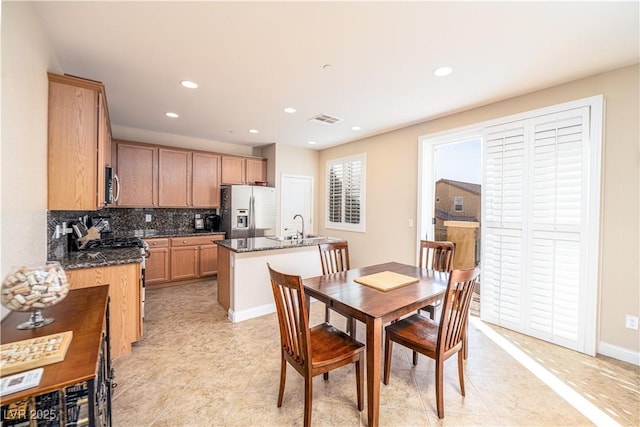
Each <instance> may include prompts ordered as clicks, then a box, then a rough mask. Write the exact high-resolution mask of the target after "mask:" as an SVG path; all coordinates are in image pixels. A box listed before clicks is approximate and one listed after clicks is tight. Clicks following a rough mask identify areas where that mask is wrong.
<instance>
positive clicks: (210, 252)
mask: <svg viewBox="0 0 640 427" xmlns="http://www.w3.org/2000/svg"><path fill="white" fill-rule="evenodd" d="M222 239H224V235H223V234H210V235H205V236H189V237H173V238H171V239H169V240H170V253H171V267H170V271H171V280H172V281H180V280H188V279H197V278H202V277H208V276H212V275H214V274H216V273H217V272H218V250H217V245H216V244H215V241H216V240H222Z"/></svg>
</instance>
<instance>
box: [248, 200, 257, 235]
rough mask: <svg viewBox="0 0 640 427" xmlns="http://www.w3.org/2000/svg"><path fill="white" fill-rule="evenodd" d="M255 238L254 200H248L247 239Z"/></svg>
mask: <svg viewBox="0 0 640 427" xmlns="http://www.w3.org/2000/svg"><path fill="white" fill-rule="evenodd" d="M255 236H256V198H255V196H251V197H250V198H249V237H255Z"/></svg>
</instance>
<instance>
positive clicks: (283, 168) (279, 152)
mask: <svg viewBox="0 0 640 427" xmlns="http://www.w3.org/2000/svg"><path fill="white" fill-rule="evenodd" d="M275 151H276V156H275V165H276V167H275V183H276V188H282V186H281V184H280V182H281V180H282V174H288V175H304V176H311V177H313V189H314V193H315V194H314V201H317V200H318V174H319V173H321V171H320V170H319V168H318V157H319V153H318V151H317V150H310V149H307V148H298V147H292V146H288V145H277V146H276V147H275ZM269 183H270V184H271V181H269ZM277 206H278V218H277V221H276V230H280V224H281V222H282V219H281V218H280V206H281V194H280V191H278V192H277ZM313 207H314V213H313V223H314V226H313V230H309V231H305V232H307V233H317V231H318V203H314V206H313Z"/></svg>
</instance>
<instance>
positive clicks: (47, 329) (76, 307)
mask: <svg viewBox="0 0 640 427" xmlns="http://www.w3.org/2000/svg"><path fill="white" fill-rule="evenodd" d="M108 295H109V286H108V285H103V286H94V287H90V288H83V289H75V290H71V291H69V294H68V295H67V297H66V298H65V299H64V300H62V301H61V302H60V303H59V304H57V305H54V306H53V307H50V308H48V309H45V310H42V314H43V316H44V317H53V318H54V319H55V321H54V322H53V323H51V324H49V325H46V326H43V327H41V328H36V329H27V330H20V329H17V328H16V326H17V325H18V324H20V323H22V322H25V321H27V320H29V316H30V312H26V313H23V312H16V311H14V312H11V313H10V314H9V315H7V316H6V317H5V318H4V319H3V320H2V337H1V343H2V344H7V343H11V342H15V341H21V340H25V339H30V338H38V337H41V336H46V335H51V334H55V333H60V332H66V331H73V339H72V340H71V344H70V345H69V348H68V350H67V354H66V356H65V358H64V360H63V361H62V362H58V363H53V364H50V365H46V366H43V368H44V372H43V375H42V379H41V380H40V385H39V386H38V387H34V388H30V389H26V390H23V391H19V392H17V393H12V394H8V395H6V396H3V397H2V404H3V405H4V404H7V403H11V402H13V401H16V400H19V399H22V398H24V397H27V396H32V395H38V394H41V393H46V392H49V391H52V390H57V389H59V388H62V387H65V386H68V385H72V384H75V383H77V382H81V381H87V380H90V379H92V378H94V377H95V375H96V369H97V368H98V358H99V354H100V345H101V341H102V330H103V326H104V321H105V320H104V319H105V313H106V309H107V301H108Z"/></svg>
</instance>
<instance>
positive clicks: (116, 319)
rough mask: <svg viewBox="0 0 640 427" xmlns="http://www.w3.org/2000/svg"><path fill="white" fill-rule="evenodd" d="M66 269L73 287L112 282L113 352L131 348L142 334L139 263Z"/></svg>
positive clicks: (118, 352)
mask: <svg viewBox="0 0 640 427" xmlns="http://www.w3.org/2000/svg"><path fill="white" fill-rule="evenodd" d="M65 273H66V274H67V279H68V280H69V285H70V287H71V289H82V288H89V287H94V286H100V285H109V298H110V300H111V316H110V317H111V318H110V321H109V326H110V328H109V329H110V330H111V355H112V356H114V357H115V356H119V355H121V354H125V353H129V352H131V343H133V342H136V341H138V340H139V339H140V338H142V307H141V302H142V295H141V291H142V286H141V285H142V283H141V277H140V273H141V269H140V264H138V263H134V264H121V265H110V266H105V267H92V268H79V269H75V270H66V271H65Z"/></svg>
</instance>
